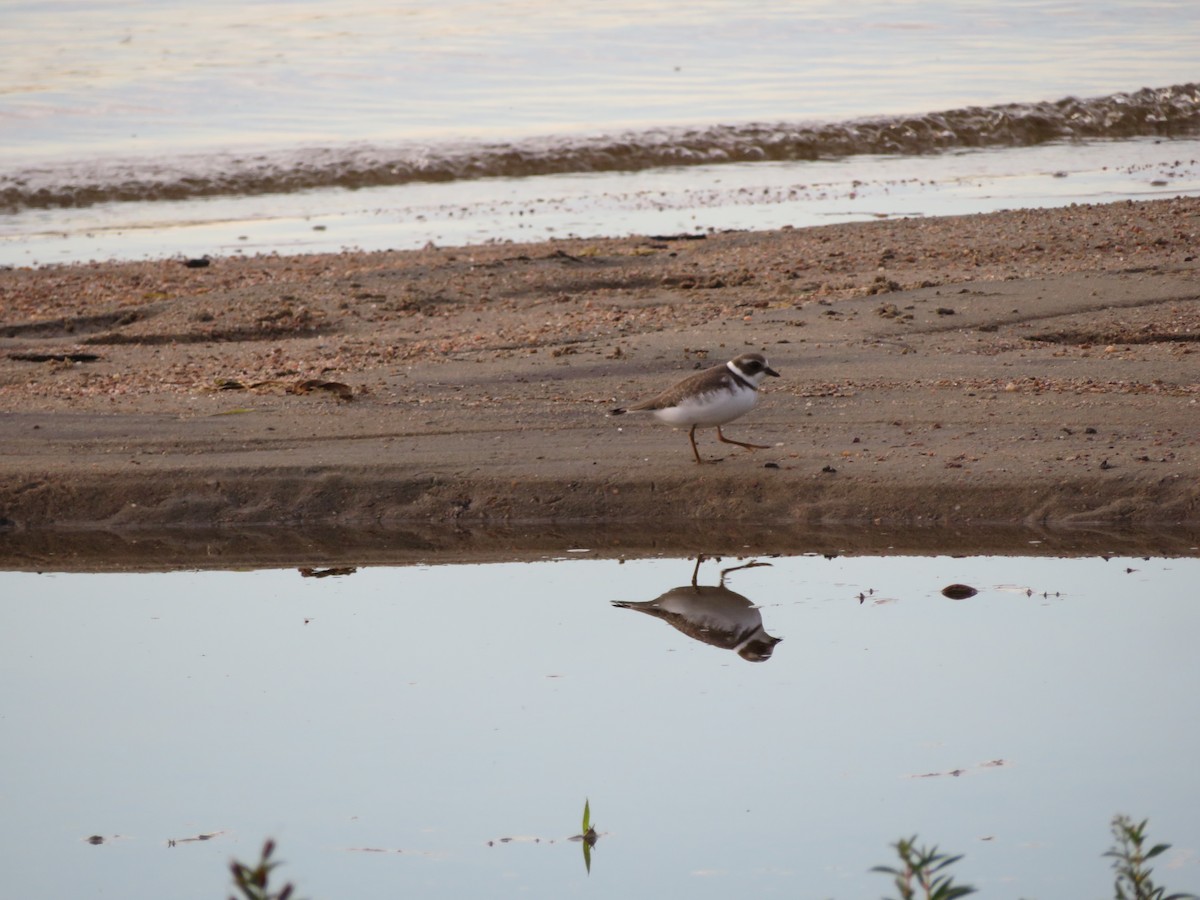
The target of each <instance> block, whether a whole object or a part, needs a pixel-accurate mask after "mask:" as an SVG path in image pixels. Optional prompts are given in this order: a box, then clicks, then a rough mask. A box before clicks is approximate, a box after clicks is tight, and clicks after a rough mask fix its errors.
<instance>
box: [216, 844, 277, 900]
mask: <svg viewBox="0 0 1200 900" xmlns="http://www.w3.org/2000/svg"><path fill="white" fill-rule="evenodd" d="M274 852H275V842H274V841H272V840H269V839H268V840H267V842H266V843H265V844H263V848H262V856H261V858H260V859H259V861H258V865H257V866H255V867H254V868H253V869H252V868H250V867H249V866H247V865H245V864H243V863H240V862H238V861H237V860H236V859H235V860H234V861H233V862H231V863H230V864H229V868H230V870H231V871H232V872H233V884H234V886H235V887H236V888H237V889H238V890H239V891H241V893H242V896H243V897H245V898H246V900H288V898H289V897H291V896H292V886H291V885H290V884H285V885H284V886H283V889H282V890H280V891H279V893H277V894H276V893H272V892H271V890H270V885H269V884H268V882H269V881H270V878H271V870H272V869H274V868H275V867H276V866H278V865H279V863H277V862H271V854H272V853H274ZM229 900H236V898H234V897H230V898H229Z"/></svg>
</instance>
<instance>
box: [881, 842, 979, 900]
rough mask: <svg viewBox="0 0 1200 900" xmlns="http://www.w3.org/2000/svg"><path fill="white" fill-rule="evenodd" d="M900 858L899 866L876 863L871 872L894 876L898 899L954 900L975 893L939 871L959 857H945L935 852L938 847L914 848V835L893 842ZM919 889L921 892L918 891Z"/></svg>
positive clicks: (952, 863)
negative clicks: (892, 866) (878, 864)
mask: <svg viewBox="0 0 1200 900" xmlns="http://www.w3.org/2000/svg"><path fill="white" fill-rule="evenodd" d="M892 846H893V847H895V848H896V854H897V855H898V856H899V857H900V867H899V868H895V869H893V868H890V867H888V866H875V867H874V868H873V869H871V871H872V872H883V873H884V874H887V875H894V876H895V882H894V883H895V885H896V890H897V891H899V892H900V900H915V898H917V897H923V898H925V900H955V898H956V897H965V896H967V894H973V893H975V888H973V887H966V886H960V885H956V884H955V883H954V879H953V878H951V877H950V876H949V875H946V874H939V873H942V872H943V871H944V870H945V869H947V868H948V867H950V866H952V865H954V863H956V862H958V861H959V860H960V859H962V856H947V855H946V854H944V853H938V852H937V847H936V846H935V847H920V848H918V847H917V836H916V835H913V836H912V837H911V838H909V839H907V840H905V839H904V838H901V839H900V840H898V841H896V843H894V844H893V845H892ZM918 889H920V891H921V893H917V891H918Z"/></svg>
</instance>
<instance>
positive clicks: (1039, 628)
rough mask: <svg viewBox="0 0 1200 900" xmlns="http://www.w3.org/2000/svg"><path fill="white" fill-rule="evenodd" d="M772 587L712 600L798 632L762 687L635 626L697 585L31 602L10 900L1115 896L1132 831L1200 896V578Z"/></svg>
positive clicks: (1041, 564)
mask: <svg viewBox="0 0 1200 900" xmlns="http://www.w3.org/2000/svg"><path fill="white" fill-rule="evenodd" d="M748 561H749V560H748V559H747V560H733V559H725V560H723V561H716V560H710V561H706V562H704V563H703V564H702V565H701V566H700V567H699V569H698V573H697V581H698V583H699V584H700V585H703V586H705V587H706V588H708V590H707V591H705V592H704V594H703V597H702V600H703V604H704V606H705V608H706V609H707V611H708V612H709V613H710V616H715V615H716V613H717V612H719V611H720V610H722V609H724V610H726V611H727V612H729V613H730V617H731V619H732V620H733V622H734V623H735V624H737V625H739V626H747V625H748V626H750V628H751V630H753V627H754V626H755V625H756V624H757V620H756V619H755V616H756V615H757V617H759V618H760V619H761V625H762V629H763V631H765V632H766V633H767V634H769V635H771V636H772V637H777V638H782V642H781V643H778V644H777V645H775V646H773V648H772V649H771V654H770V658H769V659H767V660H766V661H763V662H758V663H752V662H747V661H745V660H743V659H742V658H739V656H738V655H737V654H736V653H735V652H733V651H731V650H730V649H725V648H723V647H720V646H715V645H714V644H713V643H706V642H704V641H703V640H700V639H697V638H695V637H690V636H688V634H686V633H685V631H684V630H680V629H679V628H675V627H672V626H671V624H670V623H668V622H666V621H662V620H658V619H656V618H654V617H652V616H650V615H644V614H642V613H641V612H638V611H636V610H632V609H625V608H620V607H616V606H614V605H613V601H649V600H652V599H654V598H656V597H662V596H663V595H666V594H668V593H670V594H671V597H672V598H674V601H675V603H676V604H677V605H678V606H680V607H681V608H680V609H679V610H678V611H680V612H683V611H685V610H684V609H683V607H687V606H688V605H689V604H691V600H692V598H693V593H692V591H691V587H690V582H691V579H692V575H693V566H694V563H693V562H692V561H690V560H685V559H658V560H629V561H624V562H622V561H620V560H615V559H600V558H593V556H592V554H590V553H588V552H586V551H582V550H581V551H580V552H577V553H567V554H562V558H559V559H554V560H547V561H544V562H538V563H497V564H492V565H459V566H414V567H404V568H384V567H381V568H368V569H358V570H357V571H353V572H352V574H345V575H340V576H338V575H334V576H331V577H326V578H316V577H304V575H303V574H302V573H300V572H298V571H297V570H294V569H292V570H270V571H246V572H176V573H169V574H136V575H117V574H112V575H94V574H40V575H39V574H31V573H13V572H10V573H4V574H0V666H2V667H3V678H0V716H2V717H3V718H2V721H3V729H4V734H5V739H4V747H5V750H4V766H3V767H0V795H3V798H4V808H5V815H4V816H3V817H2V818H0V893H3V894H4V895H5V896H38V897H64V898H66V897H80V896H93V895H99V894H101V893H103V894H104V895H107V896H123V897H131V898H137V897H152V896H153V897H159V896H179V897H188V896H195V897H205V898H208V897H215V896H223V895H224V894H222V891H226V892H227V884H228V877H227V871H226V863H227V861H228V860H229V858H230V857H237V858H240V859H242V860H245V861H251V860H252V859H254V858H256V855H257V851H258V848H259V846H260V843H261V841H262V839H263V838H265V837H267V836H271V837H273V838H275V839H276V841H277V842H278V845H279V851H278V855H279V857H280V858H281V859H283V860H284V861H285V865H284V867H283V868H282V869H281V870H280V871H279V875H281V876H282V877H283V878H286V879H290V880H293V881H294V882H295V883H296V885H297V888H298V890H299V893H300V894H301V895H303V896H311V897H334V896H347V895H350V894H352V895H354V896H356V897H368V898H369V897H395V896H411V895H419V896H426V897H461V896H483V895H487V896H515V895H519V894H529V893H534V894H537V895H543V896H545V895H554V896H564V895H566V896H570V895H578V894H585V893H590V892H594V891H597V890H599V891H602V892H603V893H604V894H605V895H606V896H607V895H620V896H629V897H642V896H646V897H649V896H664V895H679V894H683V893H685V892H686V893H687V894H688V895H689V896H700V897H710V896H711V897H727V896H730V895H731V894H733V893H753V894H755V895H762V894H780V895H786V896H829V897H863V896H871V895H875V896H878V895H880V894H882V893H883V892H884V891H886V890H887V882H886V879H884V877H883V876H880V875H877V874H869V873H867V869H868V868H869V867H870V866H872V865H876V864H881V863H889V862H891V859H890V858H889V856H890V852H891V851H890V850H889V848H888V844H889V843H890V842H892V841H894V840H896V839H897V838H899V837H901V836H906V835H911V834H913V833H918V834H919V835H920V836H921V838H922V839H923V840H926V841H929V842H934V843H938V844H939V845H941V846H942V847H943V848H944V849H947V850H951V851H954V852H961V853H965V854H966V858H965V859H964V860H963V861H962V862H961V863H959V864H958V866H956V868H955V871H956V873H957V875H958V878H959V880H960V881H966V882H968V883H971V884H974V885H976V886H977V887H979V888H981V890H982V892H983V895H984V896H989V897H1030V896H1108V895H1110V894H1111V890H1110V886H1111V877H1110V871H1109V868H1108V861H1107V860H1104V859H1102V858H1101V856H1100V854H1101V853H1102V852H1103V851H1104V850H1105V849H1107V848H1108V847H1109V846H1110V844H1111V838H1110V834H1109V830H1108V825H1109V821H1110V819H1111V817H1112V816H1113V815H1114V814H1115V813H1118V812H1124V813H1128V814H1130V815H1132V816H1134V817H1136V818H1141V817H1148V818H1149V819H1150V833H1151V836H1152V838H1153V839H1154V840H1156V841H1165V842H1169V843H1171V844H1173V845H1174V846H1173V849H1172V850H1170V851H1169V852H1168V853H1167V854H1166V855H1164V856H1163V857H1161V858H1159V860H1156V863H1157V865H1156V872H1157V874H1158V875H1159V878H1158V879H1157V880H1158V881H1159V882H1160V883H1165V884H1167V885H1168V886H1169V887H1170V888H1172V889H1175V890H1187V889H1192V890H1195V889H1196V887H1197V886H1198V885H1200V827H1198V825H1197V819H1196V817H1195V814H1194V811H1195V809H1196V808H1197V806H1198V804H1200V779H1198V778H1197V777H1196V774H1195V765H1194V748H1195V746H1196V745H1197V742H1198V740H1200V720H1197V718H1196V716H1195V715H1194V705H1195V704H1194V697H1195V693H1196V689H1197V687H1198V686H1200V658H1198V656H1197V654H1196V653H1195V648H1194V636H1195V634H1196V633H1197V629H1198V627H1200V604H1198V603H1197V601H1196V594H1195V584H1196V583H1197V580H1198V579H1200V560H1198V559H1195V558H1188V559H1174V558H1149V559H1142V558H1137V559H1134V558H1109V559H1107V560H1106V559H1103V558H1099V557H1090V558H1083V559H1054V558H1030V557H975V558H959V559H955V558H950V557H844V558H832V559H828V558H824V557H819V556H801V557H787V558H772V559H763V560H761V561H762V562H769V563H770V566H769V567H767V566H761V567H751V568H740V569H736V570H733V571H729V572H728V574H727V575H726V577H725V578H724V588H725V591H724V592H722V591H721V590H719V589H718V585H719V584H720V582H721V577H722V576H721V570H722V569H733V568H734V567H737V566H742V565H744V564H745V563H746V562H748ZM312 574H314V573H311V572H310V573H309V575H310V576H311V575H312ZM955 582H958V583H966V584H969V585H971V586H973V587H975V588H977V589H978V590H979V593H978V594H976V595H975V596H973V597H970V598H969V599H965V600H950V599H948V598H947V597H945V596H943V595H942V593H941V591H942V589H943V588H944V587H946V586H947V585H949V584H951V583H955ZM748 604H753V605H754V606H755V607H757V609H756V610H755V609H750V608H749V606H748ZM719 630H720V629H719V628H718V626H717V625H716V624H715V622H714V621H713V620H711V619H710V621H709V623H708V632H707V635H708V637H709V638H710V639H712V638H713V637H714V635H715V634H716V632H717V631H719ZM718 643H719V642H718ZM726 643H729V642H726ZM759 654H760V655H761V654H762V650H761V647H760V650H759ZM585 798H587V799H589V800H590V804H591V811H592V818H593V821H594V822H595V824H596V826H597V827H598V829H599V831H600V832H601V833H602V837H601V838H600V841H599V843H598V845H597V846H596V848H595V850H594V851H593V854H592V865H591V872H590V874H588V872H587V871H586V870H585V867H584V862H583V858H582V852H581V846H580V845H579V844H578V843H572V842H570V841H569V840H568V838H569V837H570V836H572V835H574V834H575V833H576V832H577V831H578V830H579V822H580V815H581V812H582V807H583V803H584V799H585ZM92 835H96V836H98V837H100V838H103V843H99V844H96V845H93V844H89V843H88V842H87V841H86V839H87V838H88V837H90V836H92ZM201 835H207V836H209V837H208V839H206V840H187V839H189V838H198V837H200V836H201ZM509 839H511V840H509ZM172 840H174V841H175V842H176V843H175V845H174V846H169V843H168V842H169V841H172ZM46 873H53V875H52V876H50V877H48V876H47V874H46Z"/></svg>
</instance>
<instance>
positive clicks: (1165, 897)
mask: <svg viewBox="0 0 1200 900" xmlns="http://www.w3.org/2000/svg"><path fill="white" fill-rule="evenodd" d="M1147 821H1149V820H1148V819H1142V821H1140V822H1138V823H1137V824H1136V825H1135V824H1134V822H1133V819H1131V818H1129V816H1125V815H1116V816H1114V817H1113V821H1112V831H1113V837H1115V838H1116V839H1117V843H1116V845H1115V846H1114V847H1113V848H1112V849H1111V850H1109V851H1108V852H1106V853H1105V854H1104V855H1105V856H1111V857H1112V858H1113V860H1114V862H1113V869H1115V870H1116V873H1117V879H1116V881H1115V882H1114V884H1113V890H1114V891H1115V892H1116V893H1115V895H1114V896H1115V900H1196V895H1195V894H1167V893H1166V888H1161V887H1155V886H1154V882H1153V881H1151V880H1150V872H1151V869H1150V866H1148V865H1147V863H1148V862H1149V861H1150V860H1152V859H1154V857H1156V856H1158V855H1160V854H1162V853H1164V852H1166V851H1167V850H1169V849H1170V847H1171V845H1170V844H1155V845H1154V846H1153V847H1151V848H1150V849H1149V850H1144V849H1143V846H1144V845H1145V843H1146V822H1147Z"/></svg>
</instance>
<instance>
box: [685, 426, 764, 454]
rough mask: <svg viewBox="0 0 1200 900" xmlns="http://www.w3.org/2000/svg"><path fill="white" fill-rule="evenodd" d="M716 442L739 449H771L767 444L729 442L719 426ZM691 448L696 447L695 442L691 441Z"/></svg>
mask: <svg viewBox="0 0 1200 900" xmlns="http://www.w3.org/2000/svg"><path fill="white" fill-rule="evenodd" d="M717 440H719V441H722V442H724V443H726V444H737V445H738V446H739V447H745V448H746V449H747V450H770V449H771V447H770V445H768V444H747V443H744V442H742V441H731V440H730V439H729V438H727V437H725V435H724V434H722V433H721V426H720V425H718V426H717ZM692 446H693V447H695V446H696V442H695V441H692Z"/></svg>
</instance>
